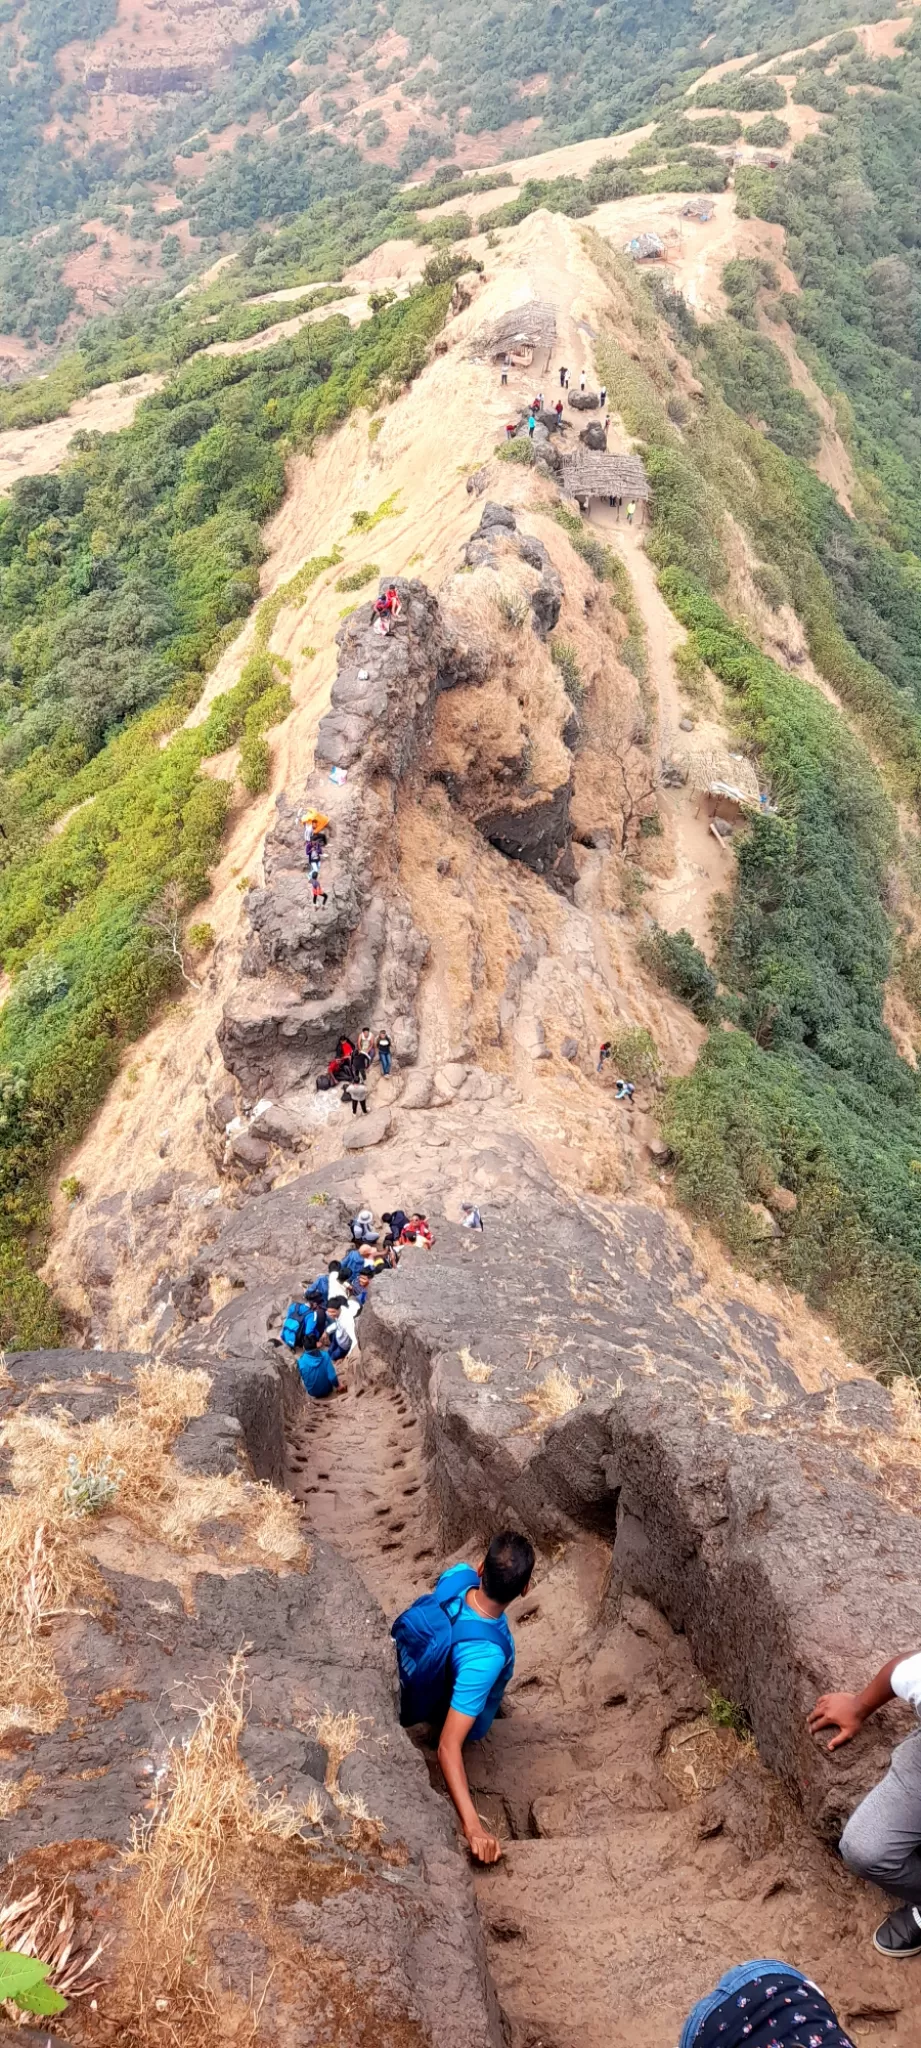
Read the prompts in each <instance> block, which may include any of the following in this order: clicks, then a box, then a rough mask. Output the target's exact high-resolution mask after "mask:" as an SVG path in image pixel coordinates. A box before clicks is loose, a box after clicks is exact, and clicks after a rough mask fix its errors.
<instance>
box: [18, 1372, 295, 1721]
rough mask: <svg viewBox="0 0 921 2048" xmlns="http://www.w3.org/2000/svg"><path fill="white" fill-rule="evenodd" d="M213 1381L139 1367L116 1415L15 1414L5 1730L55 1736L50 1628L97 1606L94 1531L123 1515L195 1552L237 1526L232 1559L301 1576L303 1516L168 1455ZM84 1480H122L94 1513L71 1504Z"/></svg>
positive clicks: (57, 1708)
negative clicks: (208, 1527) (210, 1530)
mask: <svg viewBox="0 0 921 2048" xmlns="http://www.w3.org/2000/svg"><path fill="white" fill-rule="evenodd" d="M210 1384H211V1383H210V1379H209V1376H208V1374H207V1373H205V1372H197V1371H196V1372H180V1371H177V1370H176V1369H175V1368H173V1367H170V1366H166V1365H154V1366H150V1367H143V1368H141V1370H140V1371H139V1372H138V1374H137V1378H136V1384H135V1389H134V1390H133V1391H132V1393H130V1394H127V1395H125V1396H123V1398H122V1399H121V1400H120V1401H119V1404H118V1407H117V1408H116V1409H115V1412H114V1413H113V1414H112V1415H106V1416H102V1417H100V1418H99V1419H98V1420H97V1421H93V1422H88V1423H82V1424H77V1423H75V1422H73V1421H72V1419H71V1418H70V1416H69V1415H68V1414H67V1411H66V1409H63V1408H59V1409H57V1411H56V1412H55V1413H54V1414H53V1415H29V1414H17V1415H14V1416H12V1417H11V1418H10V1420H9V1421H8V1422H7V1423H6V1425H5V1427H4V1429H3V1431H2V1438H0V1441H2V1444H3V1448H4V1450H5V1451H6V1452H7V1455H8V1459H9V1465H8V1471H9V1477H10V1480H11V1482H12V1486H13V1489H14V1491H13V1492H12V1493H11V1494H9V1495H5V1496H3V1497H0V1729H2V1728H3V1727H4V1726H6V1727H23V1728H34V1729H38V1730H48V1729H51V1728H54V1727H56V1726H57V1724H58V1722H59V1721H60V1719H61V1717H62V1715H63V1713H64V1711H65V1704H66V1703H65V1699H64V1694H63V1691H62V1688H61V1684H60V1680H59V1678H58V1675H57V1672H56V1669H55V1663H54V1656H53V1648H52V1644H51V1640H50V1637H49V1623H50V1622H51V1621H52V1620H53V1619H54V1617H55V1616H58V1615H61V1614H64V1613H66V1612H68V1611H71V1610H72V1609H73V1608H74V1606H75V1605H80V1604H81V1603H86V1604H89V1605H90V1606H92V1607H98V1606H99V1605H101V1604H102V1602H103V1601H104V1599H105V1590H104V1585H103V1581H102V1579H101V1577H100V1574H99V1572H98V1570H97V1567H96V1565H95V1563H94V1561H93V1559H92V1557H91V1556H90V1555H89V1554H88V1547H87V1545H86V1543H85V1537H86V1535H87V1533H88V1530H89V1529H90V1528H92V1527H93V1526H94V1524H96V1523H97V1522H99V1521H101V1520H104V1519H105V1518H106V1516H108V1515H112V1514H116V1515H119V1516H122V1517H125V1518H127V1519H129V1520H130V1521H132V1522H134V1523H135V1524H136V1525H137V1526H138V1527H139V1528H140V1529H142V1530H143V1531H144V1532H145V1534H147V1535H149V1536H152V1537H154V1538H155V1539H156V1540H157V1541H158V1542H160V1543H166V1544H168V1545H170V1546H171V1547H172V1548H174V1549H176V1550H179V1551H189V1550H192V1549H193V1548H194V1547H195V1546H196V1545H197V1544H198V1543H199V1542H200V1540H201V1531H202V1528H203V1526H204V1525H205V1524H207V1523H225V1524H227V1525H232V1527H233V1529H234V1533H235V1535H236V1536H237V1537H238V1539H239V1540H238V1543H237V1547H236V1552H235V1554H236V1555H237V1556H238V1557H239V1556H241V1555H242V1556H243V1557H245V1558H247V1559H250V1560H252V1561H254V1562H256V1563H258V1564H266V1565H270V1566H272V1567H274V1568H275V1569H279V1570H280V1569H284V1568H292V1569H297V1568H301V1569H303V1568H306V1564H307V1562H308V1552H307V1549H306V1545H305V1540H304V1535H303V1529H302V1523H301V1513H300V1509H299V1508H298V1506H297V1503H296V1502H295V1501H294V1500H293V1499H292V1498H291V1496H290V1495H288V1494H282V1493H279V1492H277V1491H276V1490H275V1488H273V1487H271V1486H261V1485H259V1486H257V1485H254V1484H252V1483H250V1482H248V1481H247V1480H246V1479H244V1477H243V1476H242V1474H240V1473H231V1474H230V1475H229V1476H227V1477H226V1478H207V1477H203V1476H201V1475H198V1474H195V1473H189V1472H185V1471H183V1470H182V1468H181V1467H180V1466H179V1465H178V1464H177V1463H176V1462H175V1460H174V1459H173V1457H172V1456H171V1447H172V1445H173V1444H174V1443H175V1440H176V1437H177V1436H178V1434H179V1432H180V1431H181V1430H182V1428H183V1427H184V1426H185V1424H186V1422H188V1421H190V1420H191V1419H192V1418H193V1417H195V1416H197V1415H201V1414H203V1413H204V1411H205V1408H206V1407H207V1402H208V1392H209V1388H210ZM71 1460H73V1461H74V1463H75V1465H76V1469H77V1471H78V1473H80V1474H85V1473H92V1472H97V1471H98V1470H99V1469H100V1467H102V1468H103V1469H104V1470H108V1471H109V1472H111V1473H112V1475H113V1476H115V1475H117V1485H116V1488H115V1492H114V1497H113V1499H112V1500H111V1502H110V1503H109V1505H108V1506H105V1507H103V1508H102V1509H101V1511H100V1513H99V1514H98V1515H95V1516H92V1517H86V1516H84V1515H82V1514H80V1513H78V1512H76V1511H75V1510H74V1509H73V1507H72V1505H71V1504H70V1501H69V1498H68V1492H67V1488H68V1480H69V1478H70V1476H71V1475H72V1472H73V1469H74V1466H73V1465H72V1464H71V1462H70V1461H71Z"/></svg>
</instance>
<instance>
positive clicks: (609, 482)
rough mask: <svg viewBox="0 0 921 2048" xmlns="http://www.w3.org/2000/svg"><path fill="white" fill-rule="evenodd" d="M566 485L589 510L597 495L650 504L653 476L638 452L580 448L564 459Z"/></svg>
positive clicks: (569, 495)
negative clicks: (650, 482)
mask: <svg viewBox="0 0 921 2048" xmlns="http://www.w3.org/2000/svg"><path fill="white" fill-rule="evenodd" d="M563 488H564V490H565V492H566V495H567V497H568V498H577V499H578V501H579V504H580V505H581V506H582V507H583V508H584V509H585V510H586V511H587V510H588V507H589V505H590V503H591V501H592V499H593V498H607V499H609V500H610V499H611V498H622V499H624V500H625V501H628V502H629V501H630V500H634V501H635V502H636V503H637V504H638V505H646V504H647V503H648V500H649V497H650V495H651V494H650V489H649V478H648V477H647V475H646V471H645V469H644V468H643V465H642V463H641V461H640V458H639V456H638V455H601V454H597V453H596V452H595V451H594V450H593V449H591V448H584V449H580V450H579V452H578V453H577V454H574V455H570V456H567V457H566V460H565V461H564V463H563Z"/></svg>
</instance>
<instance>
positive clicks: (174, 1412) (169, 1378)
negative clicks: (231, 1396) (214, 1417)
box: [134, 1365, 211, 1444]
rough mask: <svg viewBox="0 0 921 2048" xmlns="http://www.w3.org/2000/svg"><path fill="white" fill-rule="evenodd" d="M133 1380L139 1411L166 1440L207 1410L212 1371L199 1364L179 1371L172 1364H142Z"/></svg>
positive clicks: (174, 1438) (169, 1440)
mask: <svg viewBox="0 0 921 2048" xmlns="http://www.w3.org/2000/svg"><path fill="white" fill-rule="evenodd" d="M134 1381H135V1387H136V1389H137V1393H136V1396H135V1399H136V1404H137V1409H138V1413H139V1414H140V1415H142V1416H143V1419H144V1421H145V1422H146V1423H147V1424H148V1425H149V1427H150V1428H151V1429H152V1430H155V1431H156V1433H157V1435H158V1436H159V1437H160V1438H161V1439H162V1441H163V1442H164V1443H165V1444H172V1443H175V1441H176V1438H177V1436H178V1435H179V1433H180V1431H181V1430H183V1429H184V1428H185V1425H186V1423H187V1422H193V1421H194V1420H195V1418H196V1416H198V1415H204V1414H205V1413H206V1411H207V1407H208V1395H209V1394H210V1392H211V1375H210V1373H207V1372H203V1371H201V1370H200V1369H198V1368H196V1369H195V1370H194V1371H190V1372H180V1371H179V1370H178V1369H177V1367H176V1366H173V1365H142V1366H139V1367H138V1370H137V1372H136V1373H135V1376H134Z"/></svg>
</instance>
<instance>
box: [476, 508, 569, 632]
mask: <svg viewBox="0 0 921 2048" xmlns="http://www.w3.org/2000/svg"><path fill="white" fill-rule="evenodd" d="M503 548H504V549H506V550H509V551H511V552H512V553H514V554H516V555H517V556H518V559H519V561H522V562H526V563H527V565H528V567H529V568H530V569H536V570H537V572H538V574H539V577H540V582H539V583H538V584H537V586H536V588H535V589H534V591H533V592H532V595H531V613H532V623H533V626H534V631H535V633H537V634H539V636H540V638H541V639H542V640H547V639H549V636H550V634H551V633H552V632H553V629H554V626H555V625H556V624H557V622H558V620H559V616H560V606H561V604H562V602H563V585H562V582H561V580H560V577H559V575H558V573H557V571H556V569H555V568H554V566H553V563H552V562H551V560H550V556H549V555H548V553H547V550H546V548H545V547H544V544H543V541H540V540H537V539H536V538H535V536H534V535H533V534H531V533H519V531H518V521H517V519H516V517H515V514H514V512H513V511H512V510H511V508H510V507H509V506H508V505H496V504H494V503H493V502H492V501H490V502H489V503H487V504H486V505H484V507H483V512H482V516H481V519H480V523H479V526H478V527H477V530H476V533H474V534H472V535H471V538H470V540H469V541H468V542H467V546H466V549H465V551H464V560H465V562H466V564H467V567H468V568H469V569H479V568H482V567H483V566H484V565H485V566H486V567H487V568H490V569H498V568H499V566H500V562H501V551H502V549H503Z"/></svg>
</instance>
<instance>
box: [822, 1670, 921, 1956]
mask: <svg viewBox="0 0 921 2048" xmlns="http://www.w3.org/2000/svg"><path fill="white" fill-rule="evenodd" d="M892 1699H897V1700H906V1701H907V1703H908V1705H909V1706H911V1707H914V1710H915V1713H916V1714H917V1716H918V1719H919V1721H921V1651H918V1652H917V1653H916V1654H915V1655H914V1656H912V1657H893V1658H892V1659H891V1660H890V1662H889V1663H888V1664H884V1665H883V1668H882V1670H881V1671H878V1672H877V1674H876V1677H875V1678H873V1679H871V1680H870V1683H869V1685H868V1686H866V1687H865V1688H864V1690H863V1692H827V1693H823V1695H822V1698H821V1699H820V1700H817V1701H816V1704H815V1706H814V1707H813V1709H812V1712H811V1714H810V1715H809V1728H810V1730H811V1732H812V1734H813V1735H817V1734H818V1733H819V1731H820V1730H821V1729H822V1728H837V1730H838V1733H837V1735H835V1736H833V1737H832V1740H831V1742H830V1743H829V1744H828V1748H829V1750H835V1749H840V1748H841V1745H842V1743H845V1742H851V1741H852V1740H853V1738H854V1736H855V1735H859V1734H860V1730H861V1728H862V1727H863V1724H864V1722H865V1721H868V1720H869V1718H870V1715H871V1714H875V1713H878V1711H879V1709H880V1707H884V1706H885V1705H886V1702H887V1701H888V1700H892ZM839 1846H840V1850H841V1855H842V1857H843V1859H844V1862H845V1863H846V1864H847V1866H848V1869H849V1870H853V1871H856V1873H857V1875H858V1877H866V1878H869V1880H870V1882H871V1884H878V1885H880V1886H881V1887H882V1890H883V1891H886V1892H895V1894H896V1895H897V1897H899V1898H901V1899H902V1901H903V1904H902V1905H901V1906H899V1907H898V1909H897V1910H896V1912H894V1913H890V1914H889V1917H888V1919H887V1920H884V1921H883V1922H882V1924H881V1925H880V1926H879V1927H878V1928H877V1930H876V1933H875V1934H874V1936H873V1946H874V1948H876V1949H878V1950H879V1953H880V1955H883V1956H889V1957H890V1958H892V1959H893V1960H894V1961H899V1962H901V1961H902V1960H903V1959H905V1958H906V1957H908V1956H916V1955H921V1728H919V1729H918V1730H916V1732H915V1734H914V1735H909V1737H908V1740H907V1741H906V1742H901V1743H900V1744H899V1746H898V1748H897V1749H896V1750H895V1751H894V1752H893V1757H892V1763H891V1764H890V1767H889V1770H888V1771H887V1773H886V1776H885V1778H883V1779H882V1780H881V1782H880V1783H879V1784H878V1785H877V1786H876V1788H875V1790H874V1791H873V1792H870V1793H868V1794H867V1797H866V1799H864V1800H862V1801H861V1804H860V1805H859V1806H858V1807H857V1808H856V1811H855V1812H854V1813H852V1815H851V1818H850V1820H849V1821H848V1824H847V1827H846V1828H845V1830H844V1833H843V1835H842V1837H841V1842H840V1845H839Z"/></svg>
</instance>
